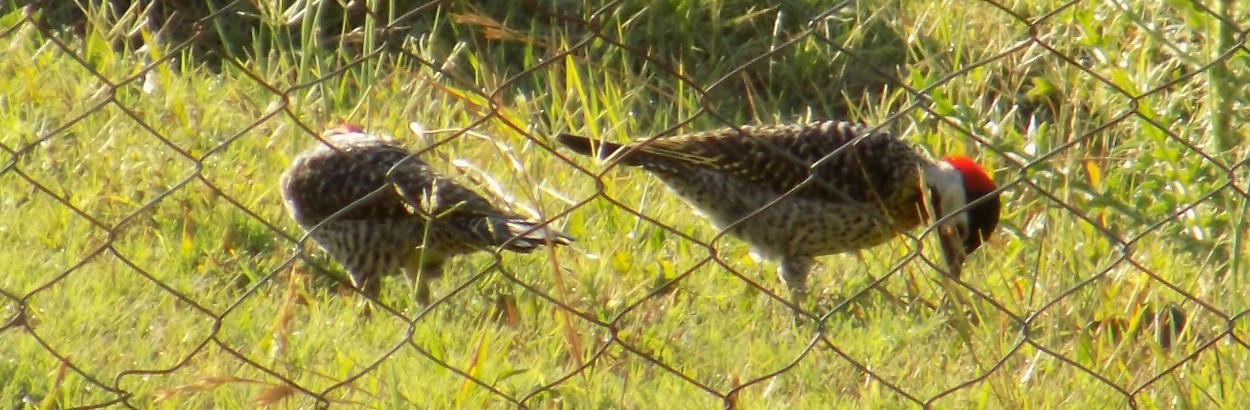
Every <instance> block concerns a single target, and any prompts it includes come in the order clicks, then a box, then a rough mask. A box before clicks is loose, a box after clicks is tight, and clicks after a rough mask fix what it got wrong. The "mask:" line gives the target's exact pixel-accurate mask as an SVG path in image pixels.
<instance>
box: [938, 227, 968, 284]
mask: <svg viewBox="0 0 1250 410" xmlns="http://www.w3.org/2000/svg"><path fill="white" fill-rule="evenodd" d="M938 242H940V243H941V245H942V256H943V257H944V258H946V268H947V273H948V274H949V275H950V276H951V277H954V278H958V277H959V276H960V274H961V273H962V272H963V265H964V258H965V257H966V256H967V255H966V254H964V246H963V243H964V238H963V236H961V235H960V234H959V231H958V230H957V229H955V227H953V226H947V225H943V226H939V227H938Z"/></svg>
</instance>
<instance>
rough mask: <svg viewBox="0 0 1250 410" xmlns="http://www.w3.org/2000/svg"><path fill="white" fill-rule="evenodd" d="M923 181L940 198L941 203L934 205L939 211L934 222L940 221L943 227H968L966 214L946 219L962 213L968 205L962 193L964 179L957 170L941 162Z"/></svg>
mask: <svg viewBox="0 0 1250 410" xmlns="http://www.w3.org/2000/svg"><path fill="white" fill-rule="evenodd" d="M925 179H926V180H927V181H928V183H929V184H930V186H932V187H933V188H934V190H935V191H937V194H938V197H939V198H941V203H938V204H935V205H937V208H938V209H937V210H938V211H939V213H938V218H937V219H936V220H940V221H942V225H943V226H950V227H959V226H964V227H966V226H968V213H967V212H960V213H959V215H955V216H954V217H950V218H946V216H947V215H950V214H951V213H954V212H955V211H963V210H964V209H963V208H964V205H965V204H967V203H968V198H967V195H966V193H965V191H964V177H963V175H960V174H959V170H957V169H955V168H954V167H951V166H950V164H947V163H945V162H941V163H938V164H937V167H936V169H933V170H932V172H931V173H930V175H927V177H926V178H925Z"/></svg>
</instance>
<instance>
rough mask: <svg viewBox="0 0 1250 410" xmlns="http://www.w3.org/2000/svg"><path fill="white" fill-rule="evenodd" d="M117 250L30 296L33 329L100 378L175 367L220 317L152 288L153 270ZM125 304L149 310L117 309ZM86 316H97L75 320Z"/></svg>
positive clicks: (205, 337)
mask: <svg viewBox="0 0 1250 410" xmlns="http://www.w3.org/2000/svg"><path fill="white" fill-rule="evenodd" d="M113 252H114V251H113V250H111V249H110V250H109V251H108V252H107V253H106V254H103V255H101V256H99V257H97V258H94V259H92V260H91V261H90V262H88V263H86V264H84V265H81V266H79V267H78V268H77V269H75V270H73V271H71V272H69V273H68V275H67V276H66V278H65V280H61V281H58V282H56V283H55V284H53V285H51V286H49V287H46V288H44V289H41V290H40V291H38V292H37V293H33V294H31V295H30V296H29V297H28V298H27V305H28V306H29V308H30V311H29V312H30V313H29V314H28V318H27V323H28V324H27V326H28V329H30V330H29V331H30V333H31V334H32V335H36V336H37V337H39V338H40V339H43V340H45V342H44V343H46V345H47V348H48V349H49V351H54V352H57V354H58V355H60V356H62V357H66V358H68V360H70V361H71V362H72V363H74V365H75V366H76V367H77V368H79V369H81V371H83V372H85V373H86V374H90V375H92V377H94V378H98V379H100V380H113V379H117V378H120V377H121V375H122V374H124V373H126V372H131V371H136V370H158V369H167V368H171V367H175V366H177V365H178V364H179V363H180V362H181V361H182V360H183V358H185V357H187V356H188V355H190V354H192V352H194V351H195V350H196V349H198V347H199V346H200V345H201V344H203V343H204V342H205V341H206V340H207V339H208V338H209V337H210V336H211V331H212V329H213V323H214V320H215V318H214V317H213V315H212V314H211V313H210V312H205V311H204V310H202V309H201V308H200V307H199V306H197V305H195V304H194V303H191V302H189V301H188V300H187V299H185V298H180V297H178V295H175V294H170V293H168V292H166V291H165V290H164V289H162V288H161V287H158V286H153V283H152V282H151V281H150V279H149V278H150V276H147V274H146V273H145V272H143V271H142V270H141V269H140V268H139V267H137V266H136V265H134V264H133V263H131V262H130V261H128V260H126V259H124V258H122V257H118V256H117V255H116V254H115V253H113ZM81 278H100V279H106V280H81ZM120 306H144V307H145V308H144V309H141V310H135V309H117V308H116V307H120ZM101 309H103V310H101ZM83 317H94V318H96V319H95V320H93V321H89V322H81V321H78V320H74V319H73V318H83ZM102 341H108V342H107V343H103V344H102V343H101V342H102ZM99 357H109V358H110V360H98V358H99ZM111 385H112V384H111V383H110V384H106V385H105V386H111ZM118 387H120V386H118ZM128 391H129V392H131V393H133V392H134V391H133V390H128Z"/></svg>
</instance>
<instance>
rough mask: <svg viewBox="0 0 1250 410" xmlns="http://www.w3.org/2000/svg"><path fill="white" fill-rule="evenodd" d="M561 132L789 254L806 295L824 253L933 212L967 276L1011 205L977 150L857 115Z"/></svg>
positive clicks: (887, 233)
mask: <svg viewBox="0 0 1250 410" xmlns="http://www.w3.org/2000/svg"><path fill="white" fill-rule="evenodd" d="M556 140H557V141H559V142H560V143H561V144H563V145H564V146H566V147H568V148H569V149H571V150H572V151H574V152H577V153H579V154H582V155H591V156H595V157H598V158H600V159H612V160H613V161H614V162H616V163H620V164H624V165H628V166H637V167H641V168H642V169H644V170H646V171H649V172H650V173H651V174H654V175H655V176H657V177H659V179H660V180H661V181H662V182H664V184H665V185H667V186H668V187H669V188H670V189H671V190H672V191H674V192H675V193H676V194H677V195H679V196H680V197H682V198H683V199H684V200H685V201H686V202H688V203H689V204H690V205H691V206H693V207H694V208H695V209H697V210H698V211H700V212H701V213H702V214H704V216H705V217H707V218H708V219H710V220H711V222H712V223H713V225H715V226H716V227H717V229H721V230H723V231H725V232H726V233H728V234H729V235H732V236H735V237H738V238H740V239H742V240H744V241H746V242H747V243H748V244H749V245H750V246H751V247H752V248H753V250H754V251H755V253H757V254H759V255H761V256H762V257H764V258H766V259H772V260H777V261H779V262H780V266H779V268H778V273H779V275H780V277H781V279H782V281H784V282H785V284H786V285H787V287H788V288H789V289H790V292H791V295H792V298H793V302H794V303H796V304H799V303H800V302H802V301H804V300H806V296H807V276H808V272H809V271H810V270H811V268H812V265H813V263H814V260H813V258H814V257H816V256H821V255H830V254H835V253H843V252H851V251H855V250H859V249H864V248H869V247H872V246H876V245H879V244H882V243H884V242H886V241H889V240H890V239H892V238H895V237H897V236H899V235H900V233H901V232H903V231H905V230H911V229H913V228H916V227H917V226H920V225H922V224H928V223H931V222H934V221H936V222H937V223H938V226H937V232H938V235H939V238H940V242H941V248H942V249H941V250H942V253H943V255H944V257H945V259H946V261H947V265H948V268H949V272H950V273H951V274H952V275H956V276H958V275H959V272H960V267H961V266H962V264H963V261H964V257H965V256H966V255H967V254H968V253H971V252H972V251H974V250H976V249H977V248H978V247H980V246H981V244H982V243H983V242H984V241H986V240H988V239H989V237H990V235H991V234H993V232H994V229H995V227H997V226H998V219H999V213H1000V211H1001V208H1002V203H1001V201H1000V199H999V194H998V192H997V186H996V185H995V184H994V182H993V181H992V180H991V179H990V177H989V175H988V174H987V173H986V172H985V171H984V170H983V169H981V167H979V166H978V165H977V164H976V163H974V162H973V161H972V160H971V159H969V158H967V157H962V156H952V157H947V158H944V159H943V160H941V161H931V160H929V159H928V158H926V157H925V156H923V155H922V154H920V153H919V152H917V151H916V150H914V149H913V148H912V147H911V146H910V145H909V144H908V143H907V142H905V141H903V140H901V139H898V138H896V137H894V136H892V135H889V134H887V133H884V132H872V131H871V130H870V129H869V128H868V127H866V126H864V125H859V124H853V123H849V122H841V121H824V122H813V123H806V124H792V125H779V126H760V127H754V126H744V127H736V128H724V129H720V130H715V131H710V132H701V133H695V134H688V135H680V136H674V137H669V138H656V139H653V140H646V141H638V142H634V143H631V144H626V145H622V144H616V143H612V142H606V141H593V140H591V139H588V138H585V137H579V136H574V135H568V134H561V135H558V136H557V137H556ZM831 154H832V155H831ZM930 206H931V207H932V209H933V211H935V212H933V213H930V211H929V209H930ZM930 215H936V216H937V218H930Z"/></svg>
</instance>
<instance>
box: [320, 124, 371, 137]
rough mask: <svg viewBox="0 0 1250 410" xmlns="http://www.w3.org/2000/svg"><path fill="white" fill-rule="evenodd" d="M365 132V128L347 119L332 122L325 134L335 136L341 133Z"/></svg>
mask: <svg viewBox="0 0 1250 410" xmlns="http://www.w3.org/2000/svg"><path fill="white" fill-rule="evenodd" d="M364 132H365V129H364V128H361V127H360V126H359V125H356V124H352V123H350V122H347V121H339V122H336V123H332V124H330V126H329V127H326V131H325V135H326V136H334V135H341V134H363V133H364Z"/></svg>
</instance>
